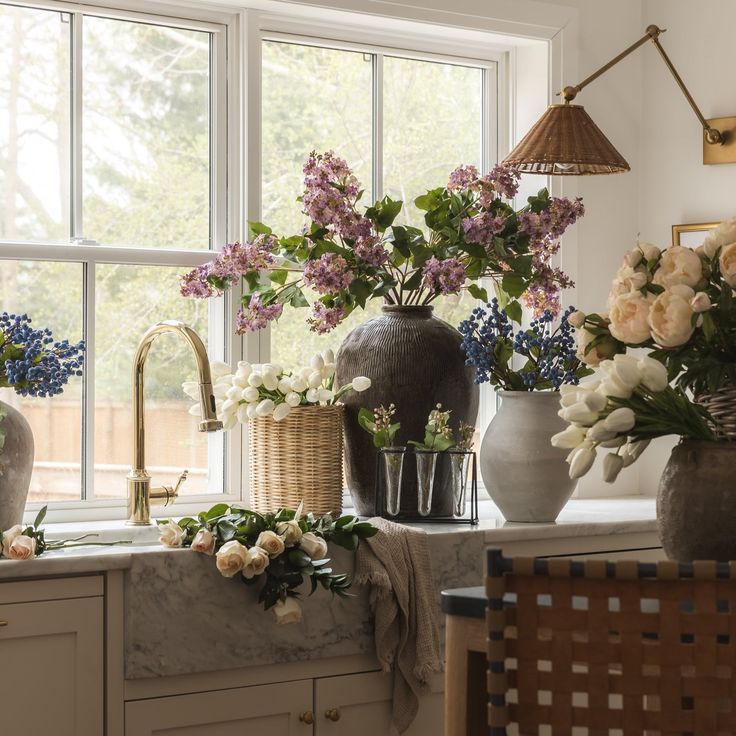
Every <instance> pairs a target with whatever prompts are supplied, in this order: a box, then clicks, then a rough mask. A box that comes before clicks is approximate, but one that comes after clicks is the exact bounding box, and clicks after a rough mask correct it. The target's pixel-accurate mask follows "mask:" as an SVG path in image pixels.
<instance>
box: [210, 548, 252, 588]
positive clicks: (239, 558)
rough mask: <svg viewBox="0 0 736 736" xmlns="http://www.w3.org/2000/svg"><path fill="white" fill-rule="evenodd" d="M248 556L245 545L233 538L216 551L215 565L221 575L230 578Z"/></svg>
mask: <svg viewBox="0 0 736 736" xmlns="http://www.w3.org/2000/svg"><path fill="white" fill-rule="evenodd" d="M249 558H250V555H249V554H248V549H247V547H245V546H243V545H242V544H241V543H240V542H237V541H235V540H234V539H233V540H232V541H230V542H225V544H223V545H222V547H220V549H219V550H218V551H217V555H216V561H215V565H216V566H217V569H218V570H219V571H220V573H221V575H222V576H223V577H226V578H231V577H233V576H234V575H237V574H238V573H239V572H240V571H241V570H242V569H243V568H244V567H245V566H246V564H247V563H248V561H249Z"/></svg>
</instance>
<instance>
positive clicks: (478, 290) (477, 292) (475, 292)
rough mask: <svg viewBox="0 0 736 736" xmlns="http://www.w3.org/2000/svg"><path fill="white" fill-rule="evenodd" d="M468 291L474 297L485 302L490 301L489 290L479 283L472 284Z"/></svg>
mask: <svg viewBox="0 0 736 736" xmlns="http://www.w3.org/2000/svg"><path fill="white" fill-rule="evenodd" d="M468 291H469V292H470V296H472V297H473V298H474V299H480V301H482V302H483V303H484V304H487V303H488V292H487V291H486V290H485V289H484V288H482V287H481V286H478V284H470V285H469V286H468Z"/></svg>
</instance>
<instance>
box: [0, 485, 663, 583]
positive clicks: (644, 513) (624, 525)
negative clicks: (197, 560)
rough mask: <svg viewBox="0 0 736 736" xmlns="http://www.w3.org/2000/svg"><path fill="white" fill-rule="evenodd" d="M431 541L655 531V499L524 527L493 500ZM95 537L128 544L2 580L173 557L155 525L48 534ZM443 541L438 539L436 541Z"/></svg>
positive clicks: (432, 527)
mask: <svg viewBox="0 0 736 736" xmlns="http://www.w3.org/2000/svg"><path fill="white" fill-rule="evenodd" d="M411 526H415V527H418V528H421V529H424V530H425V531H426V532H427V533H428V534H430V535H431V536H432V537H439V538H445V537H446V538H447V539H448V540H449V539H450V538H451V537H450V536H446V535H451V536H452V535H462V536H463V537H465V535H473V541H474V542H476V543H478V547H479V549H481V550H482V548H483V547H484V546H486V545H489V544H494V543H502V542H511V541H522V540H532V539H552V538H564V537H585V536H599V535H600V536H603V535H610V534H628V533H634V532H653V531H656V528H657V523H656V510H655V499H654V498H650V497H644V496H622V497H618V498H594V499H573V500H571V501H570V502H569V503H568V504H567V506H566V507H565V508H564V509H563V511H562V513H561V514H560V516H559V518H558V519H557V521H556V522H555V523H546V524H522V523H513V522H507V521H506V520H505V519H504V518H503V517H502V516H501V513H500V512H499V511H498V509H497V508H496V506H495V505H494V504H493V503H492V502H491V501H481V502H480V523H479V524H478V525H477V526H470V525H459V524H421V523H413V524H411ZM87 533H95V534H97V535H98V537H99V539H100V540H101V541H113V540H125V541H127V542H129V544H125V545H120V546H114V547H96V546H89V547H75V548H71V549H67V550H58V551H54V552H48V553H46V554H45V555H43V556H42V557H39V558H38V559H35V560H28V561H23V562H16V561H12V560H2V561H0V580H10V579H19V578H31V577H47V576H50V575H74V574H88V573H94V572H101V571H105V570H120V569H128V568H131V567H132V566H133V560H134V558H135V557H136V556H137V555H141V554H145V555H147V556H150V555H154V556H156V555H159V556H161V555H169V554H172V553H177V552H178V550H170V549H167V548H164V547H161V546H160V545H159V544H158V532H157V529H156V527H143V528H139V527H129V526H126V525H125V523H124V522H123V521H105V522H83V523H76V524H71V523H66V524H49V525H47V526H46V536H47V538H48V539H49V540H57V539H64V538H70V537H73V536H79V535H80V534H87ZM436 542H437V543H441V542H440V539H437V540H436Z"/></svg>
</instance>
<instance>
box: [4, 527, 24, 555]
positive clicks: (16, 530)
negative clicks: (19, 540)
mask: <svg viewBox="0 0 736 736" xmlns="http://www.w3.org/2000/svg"><path fill="white" fill-rule="evenodd" d="M22 531H23V527H21V525H20V524H16V525H15V526H11V527H10V529H6V530H5V531H4V532H3V549H2V552H3V557H10V545H11V544H13V540H14V539H15V538H16V537H19V536H20V535H21V533H22Z"/></svg>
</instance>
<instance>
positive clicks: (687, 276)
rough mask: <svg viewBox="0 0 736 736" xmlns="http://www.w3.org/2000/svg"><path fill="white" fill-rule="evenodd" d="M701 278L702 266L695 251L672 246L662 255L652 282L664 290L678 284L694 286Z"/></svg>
mask: <svg viewBox="0 0 736 736" xmlns="http://www.w3.org/2000/svg"><path fill="white" fill-rule="evenodd" d="M702 277H703V264H702V263H701V262H700V258H699V257H698V254H697V253H695V251H693V250H691V249H690V248H683V247H682V246H680V245H673V246H672V247H671V248H667V250H666V251H665V252H664V253H663V254H662V258H661V260H660V261H659V267H658V268H657V270H656V271H655V273H654V278H653V279H652V281H653V282H654V283H655V284H659V286H664V288H665V289H668V288H670V287H671V286H676V285H678V284H685V285H687V286H695V285H696V284H697V283H698V281H700V279H701V278H702Z"/></svg>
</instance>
